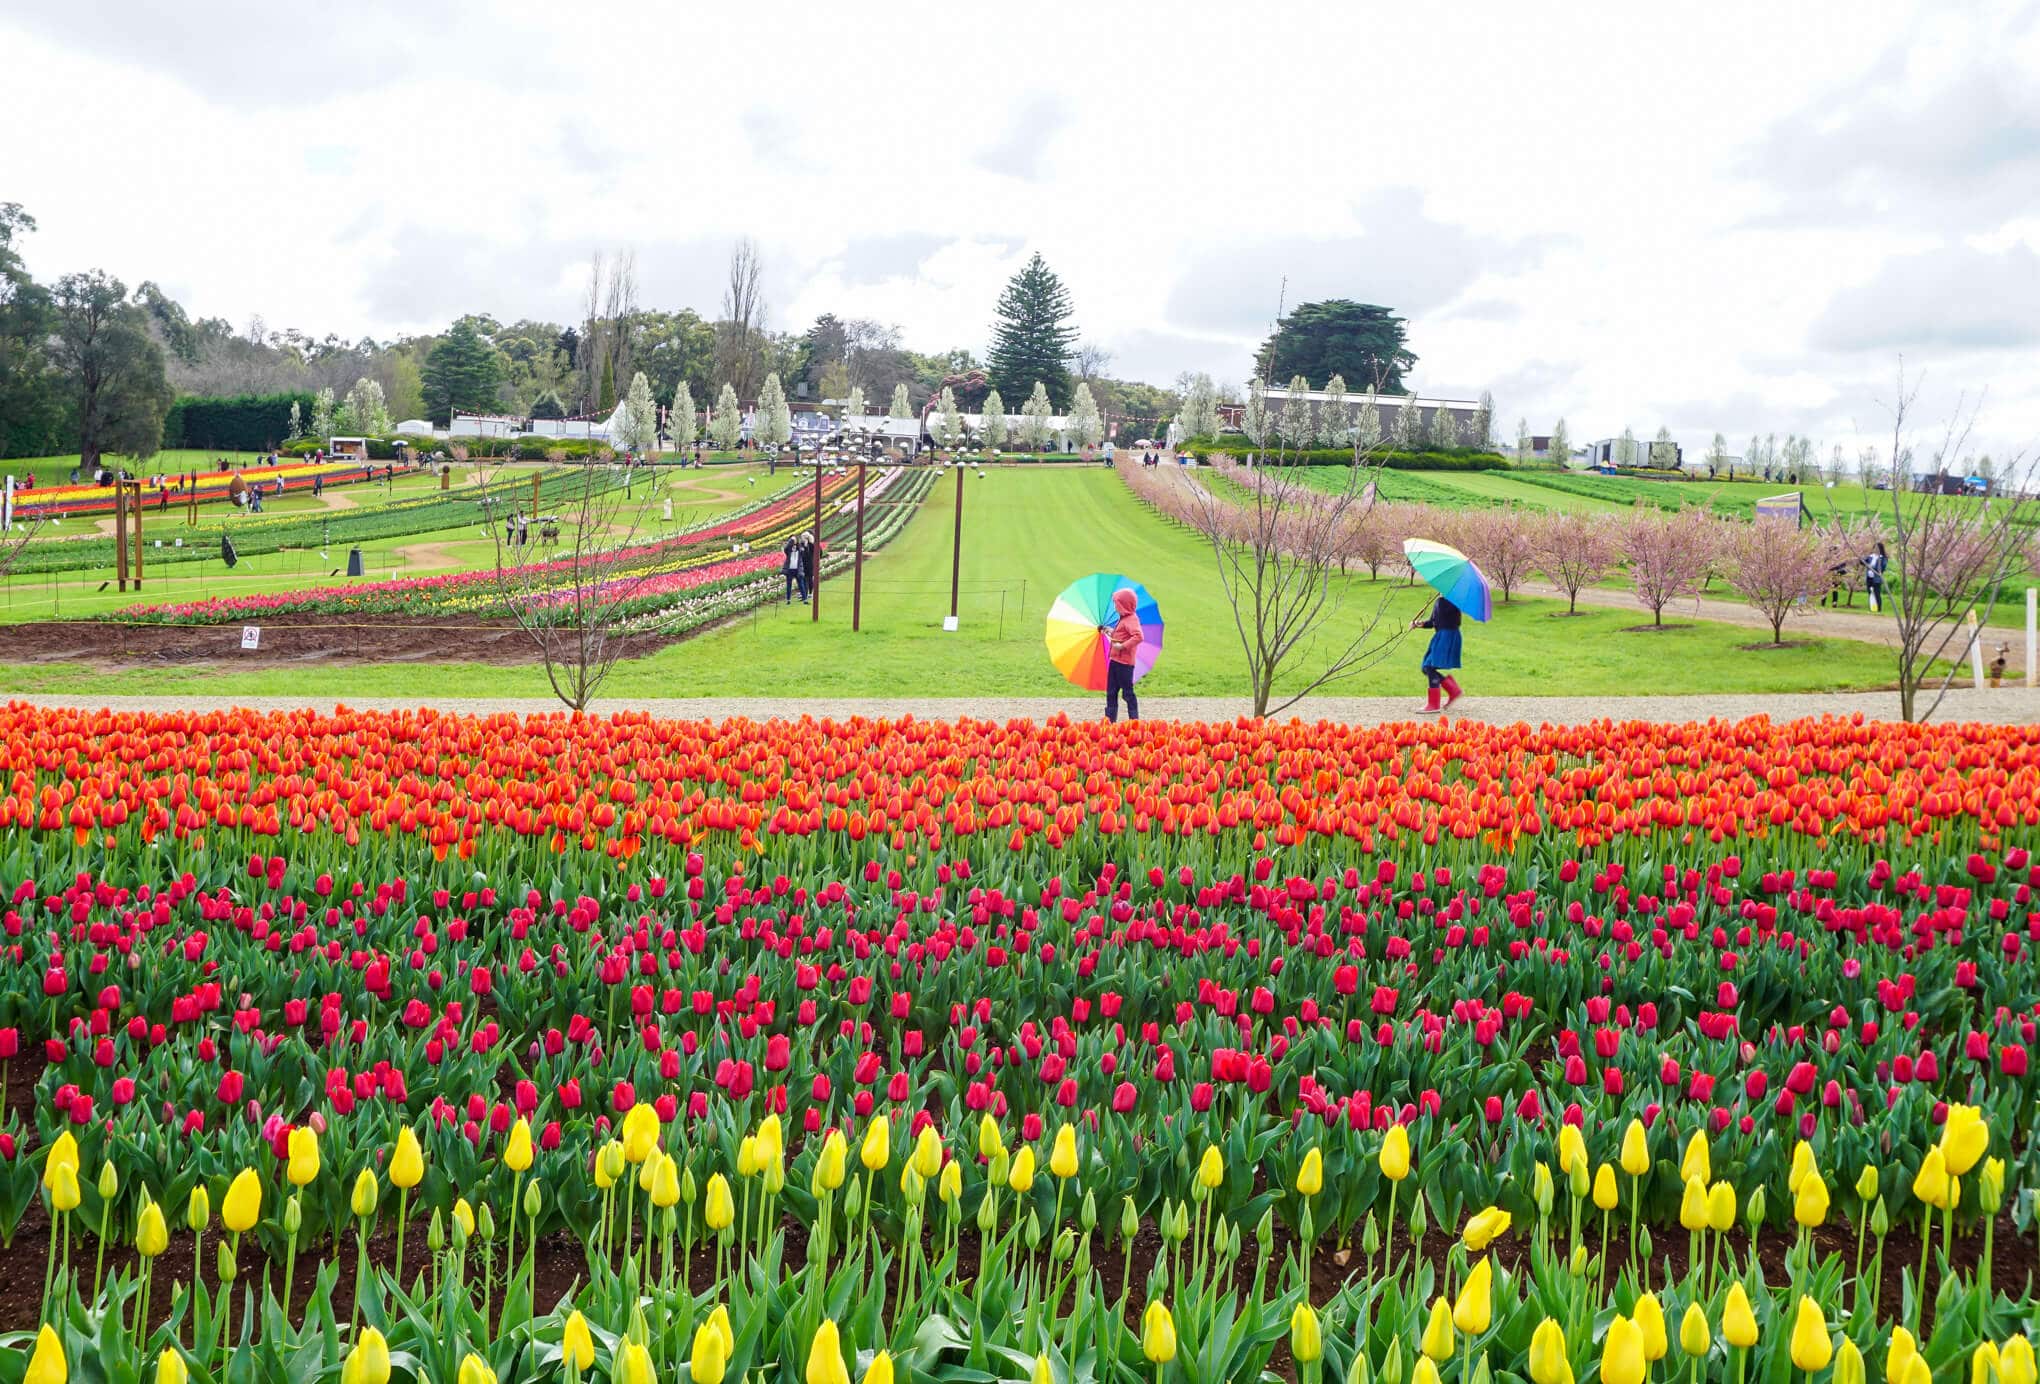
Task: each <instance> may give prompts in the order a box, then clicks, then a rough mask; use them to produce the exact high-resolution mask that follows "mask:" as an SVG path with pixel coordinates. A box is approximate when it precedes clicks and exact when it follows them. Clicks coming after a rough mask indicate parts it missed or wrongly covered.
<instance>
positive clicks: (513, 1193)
mask: <svg viewBox="0 0 2040 1384" xmlns="http://www.w3.org/2000/svg"><path fill="white" fill-rule="evenodd" d="M523 1189H524V1174H523V1173H521V1172H518V1171H516V1170H515V1169H513V1170H512V1171H511V1173H510V1238H509V1240H508V1241H507V1242H506V1243H505V1244H504V1246H503V1315H502V1316H501V1317H499V1318H497V1321H496V1333H497V1334H498V1335H501V1334H502V1333H503V1332H505V1331H508V1330H509V1329H510V1289H511V1288H512V1287H513V1286H514V1285H515V1284H516V1282H517V1207H518V1200H517V1194H518V1193H519V1192H520V1191H522V1190H523ZM483 1324H484V1325H486V1324H487V1318H486V1317H484V1322H483Z"/></svg>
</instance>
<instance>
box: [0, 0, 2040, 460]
mask: <svg viewBox="0 0 2040 1384" xmlns="http://www.w3.org/2000/svg"><path fill="white" fill-rule="evenodd" d="M1009 29H1010V30H1011V31H1010V32H1009V31H1008V30H1009ZM0 51H4V52H6V53H7V55H8V73H9V83H10V90H9V101H10V108H11V109H13V110H15V111H17V112H32V113H34V119H33V121H32V123H31V121H30V120H28V119H17V121H16V122H15V124H14V125H13V127H12V128H11V129H10V131H9V132H8V134H7V135H6V136H4V137H0V196H4V197H6V198H7V199H9V200H18V201H20V202H22V203H23V204H24V205H25V206H26V207H27V208H28V210H29V211H30V212H31V214H33V215H34V216H35V217H36V218H37V220H38V221H39V222H40V223H41V229H40V231H39V232H38V233H37V234H36V235H34V236H33V237H31V238H30V239H29V241H28V243H27V246H26V252H27V256H28V259H29V262H30V265H31V267H32V268H33V269H34V270H35V271H36V272H37V273H39V274H42V275H44V276H53V275H55V274H58V273H61V272H64V271H67V270H72V269H80V268H86V267H91V266H103V267H105V268H107V269H108V270H110V271H112V272H114V273H116V274H119V275H120V276H122V277H123V278H125V279H127V280H128V281H129V282H130V283H133V282H137V281H139V280H141V279H144V278H150V279H154V280H156V281H157V282H159V283H161V284H162V285H164V287H165V288H166V289H167V290H168V291H170V292H172V293H174V294H175V295H177V296H178V297H179V298H180V299H181V300H182V301H183V302H184V303H185V305H186V307H187V308H188V309H190V310H191V311H192V312H194V313H196V314H202V315H209V316H220V317H225V318H227V319H229V320H231V321H235V322H245V321H246V320H247V319H248V318H249V317H250V316H251V315H253V314H255V313H258V312H259V313H260V314H262V316H263V317H264V318H265V319H266V320H267V321H268V323H269V324H270V325H271V326H273V327H282V326H297V327H300V328H303V329H305V330H308V331H312V332H314V333H317V334H319V335H324V334H325V333H327V332H333V333H337V334H339V335H341V336H343V337H348V338H355V337H359V336H362V335H375V336H378V337H388V336H393V335H397V334H400V333H403V332H407V331H418V330H432V329H436V328H438V327H440V326H442V325H443V324H444V322H445V321H446V319H447V318H448V317H449V316H451V315H452V314H454V313H456V312H460V311H468V310H474V311H488V312H492V313H494V314H496V315H497V316H499V317H524V316H533V317H553V318H556V319H557V318H565V317H568V316H570V315H571V314H572V313H573V312H574V311H575V300H576V297H577V290H578V287H579V283H580V277H581V275H582V273H583V272H584V267H585V264H586V260H587V257H588V256H589V255H590V254H591V253H592V252H594V251H596V250H598V249H603V248H616V247H626V246H627V247H631V248H634V249H635V251H636V253H637V260H638V265H639V270H640V277H641V281H642V284H643V289H644V293H643V296H644V300H645V301H646V302H647V303H649V304H654V305H658V306H670V307H678V306H682V305H687V306H693V307H695V308H696V309H698V310H701V311H704V312H711V313H712V312H713V311H714V310H715V308H716V305H717V295H718V292H719V286H720V278H721V275H722V269H723V259H724V256H725V255H726V254H727V248H728V245H729V243H730V242H731V241H732V240H733V239H734V238H736V237H737V236H740V235H752V236H755V237H756V238H757V239H758V241H759V242H760V244H761V246H762V248H763V252H764V256H765V264H766V294H767V299H768V303H769V306H770V310H771V321H772V325H773V326H775V327H777V328H781V329H787V330H795V329H798V328H800V327H802V326H804V325H805V324H806V323H807V322H808V321H809V320H811V319H812V318H813V317H814V316H815V315H816V314H818V313H820V312H823V311H834V312H837V313H839V314H843V315H855V316H867V317H875V318H878V319H881V320H883V321H889V322H897V323H899V324H900V326H901V327H902V328H903V330H904V335H905V338H906V340H907V341H908V342H910V343H911V344H913V345H915V346H917V347H920V348H922V349H928V350H934V349H942V348H947V347H950V346H969V347H972V348H973V349H977V350H979V351H982V350H983V348H984V345H985V341H986V337H987V334H988V328H989V325H990V319H991V313H992V303H993V300H994V299H995V298H996V296H997V293H998V290H999V287H1000V285H1001V284H1002V283H1003V281H1004V279H1005V278H1006V276H1007V275H1009V274H1010V273H1012V271H1013V270H1014V269H1015V268H1017V267H1018V265H1019V264H1020V263H1021V262H1023V261H1024V259H1025V258H1026V256H1027V255H1029V254H1031V253H1033V252H1034V251H1036V250H1039V251H1040V252H1041V253H1042V254H1043V255H1044V257H1045V258H1046V259H1047V260H1048V262H1049V263H1050V264H1051V266H1053V267H1054V268H1055V269H1056V270H1057V271H1058V272H1060V273H1061V274H1062V275H1063V276H1064V278H1065V280H1066V281H1067V282H1068V284H1069V286H1070V290H1071V294H1072V297H1073V299H1074V301H1075V304H1076V308H1077V320H1078V325H1079V326H1080V328H1081V329H1082V332H1083V335H1084V337H1085V339H1086V340H1090V341H1095V342H1097V343H1099V344H1101V345H1104V346H1106V347H1108V348H1110V349H1112V350H1113V351H1114V352H1115V368H1116V369H1117V370H1119V371H1121V372H1124V373H1129V374H1136V375H1138V376H1141V377H1143V378H1147V379H1152V380H1156V381H1160V382H1167V381H1169V380H1171V379H1173V378H1174V376H1175V375H1176V374H1177V372H1178V371H1180V370H1183V369H1202V370H1208V371H1210V372H1211V373H1213V374H1214V375H1217V376H1219V377H1220V378H1221V379H1229V380H1238V379H1240V378H1242V377H1243V376H1244V375H1245V374H1246V372H1247V370H1248V362H1249V359H1250V354H1251V352H1252V349H1253V347H1254V345H1255V344H1256V343H1257V342H1258V341H1259V339H1260V337H1261V336H1262V335H1263V333H1264V332H1265V330H1266V327H1267V323H1268V319H1269V317H1270V316H1271V315H1272V313H1273V311H1274V307H1275V301H1276V298H1277V295H1278V293H1280V292H1281V283H1282V280H1283V278H1284V277H1285V276H1287V277H1288V279H1289V284H1290V287H1289V292H1288V300H1289V301H1290V302H1291V303H1294V302H1297V301H1300V300H1302V299H1303V298H1305V297H1320V296H1340V297H1353V298H1361V299H1365V300H1371V301H1376V302H1380V303H1384V304H1386V305H1388V306H1389V307H1391V308H1393V309H1394V310H1396V311H1397V312H1399V313H1401V314H1403V315H1405V316H1407V317H1408V318H1409V319H1410V332H1411V338H1412V342H1411V344H1412V346H1413V348H1414V349H1415V350H1416V352H1417V354H1418V355H1419V357H1420V358H1421V364H1420V365H1419V366H1418V368H1417V371H1416V373H1415V376H1414V378H1415V380H1416V382H1417V383H1418V384H1419V385H1420V386H1423V387H1425V388H1436V389H1441V390H1442V389H1451V390H1454V391H1465V392H1471V391H1473V390H1477V389H1478V388H1480V387H1482V386H1487V387H1490V388H1492V389H1493V390H1494V392H1495V395H1496V402H1497V407H1498V410H1499V412H1500V414H1501V415H1502V416H1503V417H1504V418H1505V419H1506V420H1507V421H1508V422H1509V424H1510V425H1511V426H1513V423H1514V420H1515V418H1516V417H1517V416H1519V415H1521V416H1526V417H1528V418H1529V419H1530V420H1531V422H1532V424H1533V426H1534V427H1536V428H1538V429H1539V430H1541V429H1542V428H1543V427H1546V426H1548V425H1549V423H1550V421H1551V420H1552V419H1553V418H1555V417H1557V416H1558V415H1560V414H1564V415H1565V416H1566V417H1567V419H1568V422H1569V425H1570V426H1571V429H1572V431H1573V432H1574V434H1575V435H1576V436H1582V437H1586V436H1598V435H1602V434H1606V433H1614V432H1619V431H1620V429H1621V428H1622V427H1623V426H1624V425H1625V424H1627V425H1629V426H1632V427H1634V428H1635V429H1636V430H1637V431H1638V433H1639V434H1645V433H1648V432H1651V431H1655V429H1656V427H1657V425H1658V424H1659V423H1660V422H1663V423H1666V424H1668V425H1669V426H1671V427H1672V428H1673V429H1674V431H1675V432H1676V433H1677V434H1678V435H1679V436H1680V437H1681V440H1683V441H1687V442H1688V443H1690V444H1692V445H1695V446H1699V445H1703V444H1704V442H1705V440H1706V438H1707V436H1708V435H1709V434H1711V433H1712V432H1713V431H1714V430H1715V429H1717V428H1718V429H1720V430H1721V431H1723V432H1725V433H1727V434H1729V435H1730V436H1731V437H1741V436H1746V435H1747V434H1748V433H1749V432H1752V431H1758V432H1767V431H1785V430H1788V429H1792V430H1798V431H1812V432H1815V433H1816V434H1818V435H1820V436H1822V437H1823V438H1824V439H1826V440H1841V439H1842V437H1843V434H1844V433H1845V432H1846V431H1847V430H1848V429H1849V428H1851V427H1852V426H1854V420H1855V419H1857V418H1858V417H1862V418H1868V417H1870V416H1871V414H1872V413H1873V412H1874V398H1875V397H1877V391H1878V388H1879V386H1880V382H1882V381H1884V380H1886V379H1887V378H1888V376H1889V373H1890V369H1891V367H1892V365H1893V364H1894V363H1895V362H1893V361H1891V360H1887V359H1882V358H1881V356H1882V354H1883V353H1886V352H1889V353H1892V354H1895V353H1896V351H1897V350H1898V349H1899V347H1901V346H1904V347H1906V348H1907V349H1908V359H1909V361H1911V362H1914V363H1918V364H1925V365H1929V366H1931V359H1930V358H1931V357H1932V356H1935V355H1940V356H1944V357H1946V358H1948V360H1949V363H1950V372H1949V373H1959V374H1960V375H1961V376H1962V377H1963V379H1964V381H1965V382H1966V383H1970V384H1972V385H1973V386H1975V387H1983V386H1990V387H1991V406H1990V410H1989V413H1988V414H1987V416H1986V418H1985V420H1984V432H1985V433H1986V434H1990V433H1992V432H1993V431H1997V432H2003V433H2007V434H2016V433H2018V432H2019V431H2020V430H2025V431H2026V432H2029V433H2033V432H2040V371H2035V370H2034V368H2033V366H2034V363H2035V361H2034V344H2033V340H2032V335H2031V332H2030V329H2027V330H2024V331H2022V330H2021V329H2020V322H2021V320H2024V321H2026V322H2028V323H2030V321H2031V317H2030V313H2029V310H2028V308H2021V307H2020V304H2027V305H2029V306H2030V303H2031V298H2030V296H2022V294H2024V293H2025V288H2024V286H2023V285H2022V281H2021V280H2020V279H2019V277H2018V276H2019V274H2020V273H2022V272H2026V271H2027V270H2029V269H2030V267H2031V265H2032V263H2033V258H2034V256H2033V252H2034V249H2035V247H2036V246H2040V216H2036V214H2035V213H2034V211H2033V210H2032V199H2031V194H2030V188H2031V186H2032V183H2033V178H2034V176H2035V173H2036V171H2040V155H2036V153H2035V150H2036V147H2040V146H2036V143H2035V139H2036V132H2040V95H2036V92H2040V87H2036V85H2035V84H2034V83H2033V82H2032V80H2031V79H2030V74H2031V73H2032V72H2033V71H2034V70H2035V69H2036V66H2040V24H2036V22H2035V15H2034V10H2033V9H2032V7H2031V6H2029V5H2022V4H2018V3H1995V0H1986V3H1984V4H1982V5H1980V6H1975V7H1969V8H1965V9H1963V10H1960V11H1951V10H1949V9H1947V8H1946V7H1941V6H1931V5H1929V4H1927V3H1925V0H1913V3H1911V4H1909V5H1906V4H1896V5H1892V6H1862V5H1858V4H1850V3H1845V0H1809V2H1808V3H1804V4H1795V5H1787V6H1779V5H1775V4H1764V3H1758V2H1757V0H1725V2H1724V3H1720V4H1716V5H1713V6H1709V7H1707V8H1705V9H1704V10H1692V9H1674V8H1666V7H1662V6H1637V5H1630V4H1622V3H1617V2H1616V0H1597V3H1585V4H1580V5H1574V6H1567V7H1562V8H1559V9H1552V8H1550V7H1528V6H1512V5H1505V4H1501V3H1499V0H1489V2H1488V3H1469V4H1466V5H1460V6H1451V7H1444V8H1440V7H1429V8H1423V9H1404V10H1385V9H1380V8H1378V7H1366V8H1362V7H1352V6H1348V7H1335V8H1333V9H1332V10H1329V11H1326V12H1325V13H1324V14H1322V15H1320V16H1317V17H1315V18H1313V19H1312V20H1311V21H1310V22H1308V23H1305V24H1292V23H1286V22H1275V21H1273V20H1271V19H1270V18H1268V17H1266V16H1263V15H1260V14H1258V13H1257V12H1254V11H1250V10H1241V9H1239V8H1238V7H1236V6H1221V5H1219V4H1217V3H1215V0H1181V3H1177V4H1169V5H1163V4H1160V3H1158V0H1128V3H1123V4H1117V5H1111V6H1095V5H1088V6H1087V5H1080V4H1077V3H1075V0H1050V2H1049V3H1047V4H1045V5H1042V6H1038V7H1036V8H1035V9H1034V10H1031V11H1029V12H1028V14H1027V15H1026V16H1025V17H1024V19H1021V20H1016V21H1014V22H1013V23H1012V24H1011V25H1008V26H1003V27H1002V26H1001V25H999V24H995V23H993V22H992V21H990V20H988V19H986V18H985V17H984V16H983V15H981V14H979V13H978V12H975V11H971V10H969V9H968V8H964V9H958V8H957V7H955V6H945V5H938V4H936V3H933V0H895V3H891V4H888V5H887V6H885V7H883V8H872V7H861V8H860V7H853V8H850V9H841V8H839V9H838V10H834V11H827V10H825V11H816V10H815V9H814V8H813V7H811V6H805V5H798V4H794V3H791V0H754V3H751V4H748V5H744V6H740V7H737V6H732V7H720V8H717V7H709V8H700V7H696V8H689V9H686V10H684V11H678V12H676V11H673V10H671V9H670V8H665V7H655V6H650V5H645V4H641V3H626V2H625V0H593V3H588V4H583V5H580V6H573V7H566V8H562V7H559V6H557V5H543V4H540V3H538V0H507V2H506V3H489V4H482V3H480V0H468V2H466V3H450V2H447V0H439V2H436V3H435V2H434V0H418V2H417V3H408V4H397V3H395V0H364V3H363V4H360V5H352V6H348V7H347V8H346V11H345V13H344V14H342V15H334V14H333V13H332V12H330V11H308V10H305V9H304V8H303V7H293V6H288V5H282V6H279V5H276V4H273V3H270V4H257V3H253V0H191V3H188V4H186V5H184V6H181V7H179V8H178V9H176V10H175V11H174V12H172V11H162V12H161V13H160V14H159V13H158V12H157V11H156V10H154V9H151V8H149V7H146V6H136V5H133V4H129V3H121V2H120V0H18V3H16V4H14V5H12V6H9V7H8V8H7V10H6V11H5V13H0ZM1991 265H1995V266H1996V270H1997V271H1998V273H1999V277H1996V278H1992V277H1989V276H1988V274H1987V272H1986V271H1987V270H1988V269H1989V267H1990V266H1991ZM1929 269H1931V270H1932V271H1933V272H1932V273H1931V274H1929V273H1923V272H1922V271H1923V270H1929ZM2006 275H2009V277H2008V278H2007V277H2005V276H2006ZM1923 283H1933V284H1938V285H1941V290H1940V291H1938V292H1930V291H1927V290H1925V289H1922V288H1920V285H1921V284H1923ZM2022 312H2027V313H2028V315H2027V316H2026V317H2025V318H2024V319H2022V318H2021V313H2022ZM1880 323H1881V324H1883V326H1884V327H1885V328H1888V329H1889V330H1882V331H1873V330H1866V329H1865V328H1866V324H1880ZM1901 325H1902V327H1903V330H1900V326H1901ZM1844 348H1862V349H1844ZM1887 392H1888V391H1887ZM1738 445H1739V444H1738Z"/></svg>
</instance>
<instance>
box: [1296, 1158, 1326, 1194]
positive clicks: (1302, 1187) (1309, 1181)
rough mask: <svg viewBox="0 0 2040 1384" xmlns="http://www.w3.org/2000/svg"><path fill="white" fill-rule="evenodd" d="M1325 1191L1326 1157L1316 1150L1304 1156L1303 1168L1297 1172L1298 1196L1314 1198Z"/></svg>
mask: <svg viewBox="0 0 2040 1384" xmlns="http://www.w3.org/2000/svg"><path fill="white" fill-rule="evenodd" d="M1324 1189H1325V1156H1324V1155H1323V1154H1322V1153H1320V1152H1318V1151H1317V1150H1316V1149H1315V1148H1313V1149H1311V1151H1310V1152H1308V1153H1306V1154H1304V1156H1303V1166H1302V1167H1300V1168H1298V1169H1297V1170H1296V1194H1297V1195H1298V1196H1301V1197H1314V1196H1316V1195H1317V1194H1318V1193H1319V1192H1322V1191H1323V1190H1324Z"/></svg>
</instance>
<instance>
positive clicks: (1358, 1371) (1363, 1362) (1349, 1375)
mask: <svg viewBox="0 0 2040 1384" xmlns="http://www.w3.org/2000/svg"><path fill="white" fill-rule="evenodd" d="M1346 1384H1374V1380H1373V1376H1372V1373H1371V1371H1370V1370H1369V1369H1368V1365H1367V1350H1366V1344H1365V1342H1362V1344H1361V1348H1360V1349H1359V1350H1356V1351H1354V1352H1353V1363H1352V1364H1350V1365H1348V1366H1347V1367H1346Z"/></svg>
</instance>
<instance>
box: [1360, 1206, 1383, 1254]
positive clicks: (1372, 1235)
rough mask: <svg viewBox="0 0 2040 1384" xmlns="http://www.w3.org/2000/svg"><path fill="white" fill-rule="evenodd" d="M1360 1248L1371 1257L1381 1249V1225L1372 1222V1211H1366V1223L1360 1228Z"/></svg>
mask: <svg viewBox="0 0 2040 1384" xmlns="http://www.w3.org/2000/svg"><path fill="white" fill-rule="evenodd" d="M1360 1248H1361V1250H1362V1252H1364V1253H1365V1254H1366V1255H1367V1257H1368V1258H1370V1259H1372V1258H1373V1257H1374V1256H1375V1255H1376V1254H1378V1253H1380V1251H1381V1227H1380V1226H1378V1225H1376V1224H1375V1223H1374V1213H1373V1212H1372V1211H1369V1212H1368V1213H1367V1224H1366V1225H1364V1226H1362V1227H1361V1228H1360Z"/></svg>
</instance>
